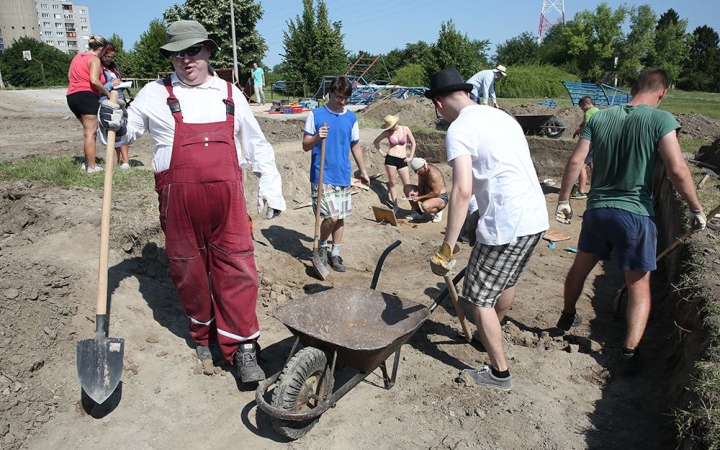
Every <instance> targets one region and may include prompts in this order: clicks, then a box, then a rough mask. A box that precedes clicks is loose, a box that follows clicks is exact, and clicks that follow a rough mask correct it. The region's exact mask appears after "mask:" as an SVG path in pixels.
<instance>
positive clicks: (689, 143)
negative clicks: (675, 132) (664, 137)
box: [679, 138, 708, 155]
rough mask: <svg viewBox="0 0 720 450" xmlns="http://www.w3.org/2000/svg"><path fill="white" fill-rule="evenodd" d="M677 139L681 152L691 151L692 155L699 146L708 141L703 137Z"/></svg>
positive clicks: (706, 143)
mask: <svg viewBox="0 0 720 450" xmlns="http://www.w3.org/2000/svg"><path fill="white" fill-rule="evenodd" d="M679 141H680V148H681V149H682V151H683V153H692V154H693V155H694V154H696V153H697V151H698V150H700V147H702V146H703V145H708V141H706V140H703V139H689V138H680V139H679Z"/></svg>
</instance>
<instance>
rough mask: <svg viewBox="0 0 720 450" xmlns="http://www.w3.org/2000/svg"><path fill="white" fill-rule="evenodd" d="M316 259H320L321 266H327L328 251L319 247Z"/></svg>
mask: <svg viewBox="0 0 720 450" xmlns="http://www.w3.org/2000/svg"><path fill="white" fill-rule="evenodd" d="M318 258H320V262H321V263H322V264H323V266H327V265H328V249H327V247H323V246H320V248H318Z"/></svg>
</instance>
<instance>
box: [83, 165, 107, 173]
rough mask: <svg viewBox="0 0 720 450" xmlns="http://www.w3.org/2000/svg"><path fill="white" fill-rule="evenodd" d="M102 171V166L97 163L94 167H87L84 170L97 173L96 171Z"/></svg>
mask: <svg viewBox="0 0 720 450" xmlns="http://www.w3.org/2000/svg"><path fill="white" fill-rule="evenodd" d="M102 171H103V168H102V167H100V166H97V165H96V166H95V167H88V168H87V170H86V172H87V173H97V172H102Z"/></svg>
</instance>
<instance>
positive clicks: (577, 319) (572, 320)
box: [555, 312, 583, 331]
mask: <svg viewBox="0 0 720 450" xmlns="http://www.w3.org/2000/svg"><path fill="white" fill-rule="evenodd" d="M582 320H583V318H582V316H581V315H580V313H578V312H576V313H575V315H574V316H569V315H567V314H565V313H564V312H561V313H560V318H559V319H558V321H557V325H555V326H556V327H558V328H559V329H561V330H563V331H569V330H570V328H573V327H577V326H579V325H580V324H581V323H582Z"/></svg>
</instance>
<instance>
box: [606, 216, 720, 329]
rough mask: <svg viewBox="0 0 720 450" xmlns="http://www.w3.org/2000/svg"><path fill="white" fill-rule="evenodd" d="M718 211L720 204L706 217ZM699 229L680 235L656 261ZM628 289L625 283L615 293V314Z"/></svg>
mask: <svg viewBox="0 0 720 450" xmlns="http://www.w3.org/2000/svg"><path fill="white" fill-rule="evenodd" d="M718 213H720V205H718V206H716V207H715V209H713V210H712V211H710V213H708V214H707V216H706V217H707V218H708V220H709V219H712V218H713V217H715V214H718ZM697 231H698V230H695V229H692V228H691V229H690V230H688V231H687V232H686V233H685V234H683V235H682V236H680V237H679V238H678V239H677V240H676V241H675V242H673V243H672V244H670V245H669V246H668V247H667V248H666V249H665V250H663V251H662V253H660V254H659V255H657V257H656V258H655V262H659V261H660V260H661V259H663V258H664V257H665V256H666V255H667V254H668V253H670V252H671V251H673V250H675V249H676V248H678V247H679V246H680V245H682V244H684V243H685V241H687V240H688V238H690V236H692V235H693V234H695V232H697ZM626 290H627V284H625V283H623V285H622V287H621V288H620V289H619V290H618V291H617V294H615V299H614V300H613V314H614V315H616V316H617V315H619V314H620V306H621V303H622V295H623V293H625V291H626Z"/></svg>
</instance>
